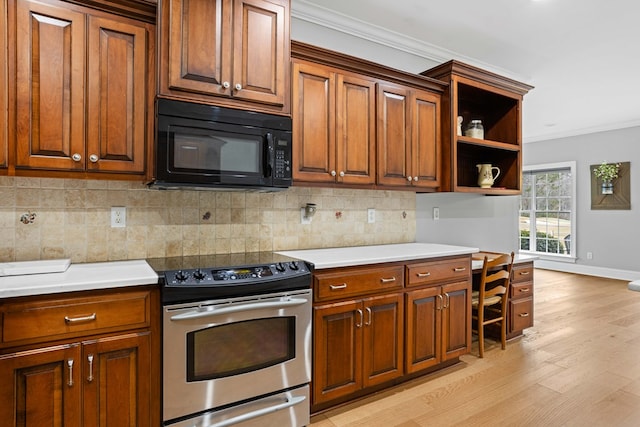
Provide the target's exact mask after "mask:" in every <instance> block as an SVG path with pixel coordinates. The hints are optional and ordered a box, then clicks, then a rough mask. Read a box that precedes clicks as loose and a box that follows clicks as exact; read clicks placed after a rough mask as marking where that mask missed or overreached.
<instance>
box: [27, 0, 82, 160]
mask: <svg viewBox="0 0 640 427" xmlns="http://www.w3.org/2000/svg"><path fill="white" fill-rule="evenodd" d="M16 21H17V22H16V27H17V37H16V40H15V43H16V52H15V54H16V56H17V57H16V121H17V126H16V143H17V159H16V166H18V167H31V168H42V169H50V168H53V169H68V170H73V169H80V170H82V169H84V162H83V161H82V158H83V154H84V129H85V128H84V120H82V119H79V118H82V117H83V116H84V87H85V86H84V76H85V71H84V70H85V60H84V58H85V56H84V54H85V52H86V49H85V15H84V14H82V13H78V12H74V11H72V10H68V9H64V8H62V7H54V6H49V5H45V4H41V3H35V2H30V1H26V0H19V1H18V3H17V17H16ZM74 155H75V158H76V159H78V156H80V157H79V159H80V160H79V161H76V160H74V158H73V157H74Z"/></svg>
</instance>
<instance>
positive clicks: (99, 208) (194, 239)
mask: <svg viewBox="0 0 640 427" xmlns="http://www.w3.org/2000/svg"><path fill="white" fill-rule="evenodd" d="M307 203H315V204H316V205H317V212H316V214H315V215H314V217H313V219H312V222H311V224H301V221H300V208H301V207H303V206H305V204H307ZM112 206H124V207H125V208H126V227H124V228H112V227H111V225H110V221H111V207H112ZM368 208H374V209H375V210H376V212H375V223H368V222H367V209H368ZM415 234H416V196H415V193H413V192H406V191H381V190H352V189H329V188H311V187H292V188H290V189H288V190H286V191H281V192H277V193H256V192H226V191H190V190H168V191H162V190H150V189H148V188H146V186H144V185H143V184H142V183H138V182H126V181H102V180H100V181H98V180H80V179H53V178H52V179H48V178H23V177H0V235H1V236H2V239H0V262H8V261H25V260H34V259H55V258H71V260H72V262H76V263H78V262H96V261H115V260H124V259H140V258H155V257H169V256H188V255H209V254H220V253H237V252H258V251H274V250H289V249H308V248H326V247H337V246H359V245H371V244H386V243H404V242H413V241H414V240H415Z"/></svg>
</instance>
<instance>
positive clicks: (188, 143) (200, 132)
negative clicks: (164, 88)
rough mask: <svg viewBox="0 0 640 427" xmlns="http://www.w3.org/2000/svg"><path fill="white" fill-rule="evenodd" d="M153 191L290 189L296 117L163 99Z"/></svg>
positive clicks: (159, 102) (159, 108)
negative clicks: (159, 189) (177, 189)
mask: <svg viewBox="0 0 640 427" xmlns="http://www.w3.org/2000/svg"><path fill="white" fill-rule="evenodd" d="M156 125H157V134H156V152H155V180H154V181H153V182H152V183H151V186H152V187H156V188H161V189H168V188H210V189H221V190H222V189H232V190H233V189H235V190H260V191H278V190H284V189H286V188H288V187H290V186H291V151H292V149H291V140H292V136H291V135H292V134H291V118H290V117H285V116H277V115H272V114H265V113H258V112H253V111H244V110H235V109H231V108H223V107H217V106H212V105H205V104H196V103H191V102H183V101H176V100H170V99H163V98H159V99H158V101H157V122H156Z"/></svg>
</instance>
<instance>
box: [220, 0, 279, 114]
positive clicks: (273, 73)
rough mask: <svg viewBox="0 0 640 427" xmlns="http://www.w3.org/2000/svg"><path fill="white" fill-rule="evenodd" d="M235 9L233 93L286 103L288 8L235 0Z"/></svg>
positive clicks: (265, 101) (254, 98)
mask: <svg viewBox="0 0 640 427" xmlns="http://www.w3.org/2000/svg"><path fill="white" fill-rule="evenodd" d="M280 3H281V2H280ZM233 13H234V24H233V26H234V29H235V31H236V37H235V38H234V51H233V61H234V64H233V85H234V87H233V88H234V96H236V97H241V98H243V99H248V100H251V101H255V102H261V103H266V104H275V105H284V104H285V89H286V86H287V85H286V82H287V81H288V80H289V69H290V63H289V58H290V48H289V38H288V34H289V33H288V22H289V20H288V18H287V15H288V9H287V8H286V7H285V6H284V5H283V4H277V3H276V2H273V3H272V2H269V1H264V0H236V1H235V2H234V11H233ZM285 35H287V37H286V38H285ZM238 85H240V86H238ZM286 104H288V102H287V103H286Z"/></svg>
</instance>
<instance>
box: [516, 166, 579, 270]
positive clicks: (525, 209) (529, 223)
mask: <svg viewBox="0 0 640 427" xmlns="http://www.w3.org/2000/svg"><path fill="white" fill-rule="evenodd" d="M575 167H576V165H575V162H567V163H554V164H547V165H537V166H525V167H524V168H523V174H522V184H523V185H522V195H521V196H520V221H519V222H520V225H519V229H520V250H521V251H527V252H532V253H535V254H537V255H541V256H542V255H544V256H552V257H561V258H572V259H575V253H576V245H575V241H576V228H575V224H576V221H575V194H576V185H575V180H574V177H575Z"/></svg>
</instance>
